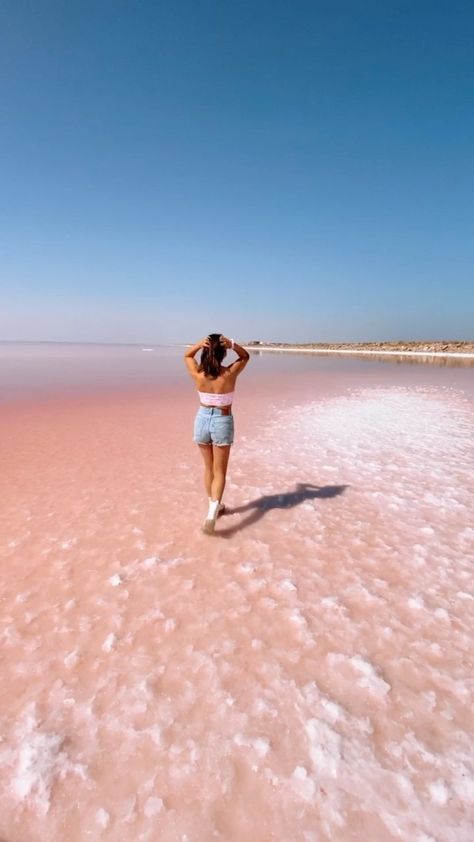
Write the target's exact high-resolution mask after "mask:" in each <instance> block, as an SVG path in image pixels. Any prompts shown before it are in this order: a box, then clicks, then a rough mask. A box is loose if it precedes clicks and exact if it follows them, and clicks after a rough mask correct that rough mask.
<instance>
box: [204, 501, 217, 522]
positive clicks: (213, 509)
mask: <svg viewBox="0 0 474 842" xmlns="http://www.w3.org/2000/svg"><path fill="white" fill-rule="evenodd" d="M218 509H219V500H210V501H209V511H208V513H207V520H215V519H216V517H217V511H218Z"/></svg>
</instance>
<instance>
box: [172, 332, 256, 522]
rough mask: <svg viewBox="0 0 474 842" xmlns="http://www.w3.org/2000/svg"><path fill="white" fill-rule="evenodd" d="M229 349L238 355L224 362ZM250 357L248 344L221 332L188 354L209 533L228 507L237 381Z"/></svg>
mask: <svg viewBox="0 0 474 842" xmlns="http://www.w3.org/2000/svg"><path fill="white" fill-rule="evenodd" d="M228 349H232V350H233V351H235V353H236V354H237V359H236V360H234V362H233V363H231V364H230V365H228V366H224V365H222V362H223V360H224V357H225V355H226V353H227V350H228ZM198 351H202V353H201V361H200V363H199V364H198V363H197V362H196V360H195V359H194V357H195V356H196V354H197V352H198ZM249 359H250V357H249V355H248V353H247V351H246V350H245V348H242V347H241V346H240V345H237V342H234V340H233V339H227V337H225V336H222V334H220V333H210V334H209V336H206V338H205V339H201V341H200V342H197V343H196V345H193V347H192V348H190V349H189V351H186V353H185V355H184V361H185V363H186V366H187V368H188V371H189V373H190V375H191V377H192V378H193V380H194V382H195V384H196V387H197V390H198V394H199V398H200V402H201V406H200V408H199V409H198V412H197V415H196V419H195V421H194V441H195V442H197V444H198V445H199V450H200V451H201V453H202V456H203V459H204V466H205V467H204V483H205V486H206V492H207V496H208V499H209V511H208V513H207V517H206V520H205V521H204V525H203V527H202V528H203V532H205V533H206V534H207V535H212V533H213V532H214V527H215V525H216V520H217V516H218V514H219V513H222V511H223V509H224V506H223V505H221V499H222V494H223V492H224V486H225V477H226V472H227V464H228V462H229V455H230V446H231V444H232V442H233V441H234V416H233V415H232V400H233V397H234V389H235V381H236V380H237V377H238V376H239V374H240V372H241V371H243V370H244V368H245V366H246V365H247V363H248V361H249Z"/></svg>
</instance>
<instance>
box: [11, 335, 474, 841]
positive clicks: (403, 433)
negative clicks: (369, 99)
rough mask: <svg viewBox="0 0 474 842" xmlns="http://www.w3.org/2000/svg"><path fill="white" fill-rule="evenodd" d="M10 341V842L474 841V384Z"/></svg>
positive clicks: (327, 363)
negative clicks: (212, 467) (217, 439)
mask: <svg viewBox="0 0 474 842" xmlns="http://www.w3.org/2000/svg"><path fill="white" fill-rule="evenodd" d="M181 356H182V349H172V348H168V349H167V348H154V349H152V350H151V351H148V352H145V351H143V350H142V349H141V348H140V347H135V346H117V347H112V346H109V347H107V346H72V345H71V346H69V345H35V346H33V345H28V344H24V345H22V344H18V345H13V344H8V343H1V344H0V388H1V397H0V418H1V420H0V435H1V449H2V464H1V480H0V482H1V486H2V487H1V501H2V503H1V515H0V555H1V563H2V567H1V571H2V572H1V584H0V598H1V602H0V606H1V612H0V639H1V650H0V652H1V685H0V720H1V724H0V839H1V840H2V842H40V840H41V842H65V840H67V842H84V841H85V840H93V841H94V842H95V840H98V842H99V841H100V842H102V840H104V842H132V840H133V842H210V840H214V839H215V840H225V842H250V840H251V841H252V842H270V840H276V842H349V840H351V842H359V840H360V841H361V842H362V840H363V842H367V840H370V842H399V840H403V842H472V839H473V838H474V819H473V816H474V771H473V757H474V733H473V731H474V729H473V714H472V676H473V658H472V626H473V617H474V595H473V590H472V569H471V568H470V565H472V560H473V548H474V540H473V539H474V530H473V528H472V527H473V524H472V510H473V506H474V488H473V485H474V483H473V458H472V457H473V444H472V430H473V420H474V368H473V367H469V366H466V367H462V368H461V367H457V366H439V365H425V364H416V365H415V364H408V363H400V364H396V363H395V362H394V360H389V361H387V362H380V361H376V360H367V359H364V360H359V359H347V358H343V359H340V358H337V357H336V358H324V359H321V358H320V357H311V356H310V355H306V356H304V357H302V356H298V355H292V356H290V355H278V356H273V355H270V354H269V355H265V354H260V355H253V356H252V360H251V363H250V365H249V367H248V370H247V371H246V372H245V373H244V375H243V376H242V377H241V379H240V382H239V384H238V390H237V397H236V401H235V404H234V412H235V418H236V442H235V445H234V448H233V452H232V455H231V462H230V468H229V475H228V483H227V488H226V492H225V498H224V499H225V502H226V504H227V506H228V508H229V514H228V515H226V516H224V517H222V518H221V519H219V522H218V529H217V532H216V535H215V536H214V537H209V536H205V535H203V534H202V533H201V532H200V525H201V522H202V520H203V517H204V515H205V512H206V509H207V500H206V498H205V496H204V494H203V488H202V477H201V463H200V456H199V453H198V452H197V448H196V446H195V445H194V444H193V442H192V440H191V431H192V422H193V417H194V413H195V410H196V406H197V396H196V395H195V392H194V388H193V385H192V383H191V381H190V380H189V379H188V375H187V374H186V372H185V370H184V366H183V364H182V360H181Z"/></svg>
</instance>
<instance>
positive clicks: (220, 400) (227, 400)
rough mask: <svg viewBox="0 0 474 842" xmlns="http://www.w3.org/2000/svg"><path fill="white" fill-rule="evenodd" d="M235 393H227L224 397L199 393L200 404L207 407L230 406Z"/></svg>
mask: <svg viewBox="0 0 474 842" xmlns="http://www.w3.org/2000/svg"><path fill="white" fill-rule="evenodd" d="M234 394H235V392H227V394H226V395H214V394H213V393H212V392H199V391H198V395H199V397H200V400H201V403H204V404H207V405H208V406H230V405H231V403H232V401H233V398H234Z"/></svg>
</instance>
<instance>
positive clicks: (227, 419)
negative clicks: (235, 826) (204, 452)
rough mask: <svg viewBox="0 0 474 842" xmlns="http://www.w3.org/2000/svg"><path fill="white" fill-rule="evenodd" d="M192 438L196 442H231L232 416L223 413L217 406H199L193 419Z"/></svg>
mask: <svg viewBox="0 0 474 842" xmlns="http://www.w3.org/2000/svg"><path fill="white" fill-rule="evenodd" d="M193 438H194V441H195V442H197V444H217V445H221V446H224V445H229V444H232V443H233V441H234V416H233V415H224V414H223V412H222V409H220V408H219V407H218V406H201V407H200V408H199V409H198V411H197V414H196V418H195V419H194V437H193Z"/></svg>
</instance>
